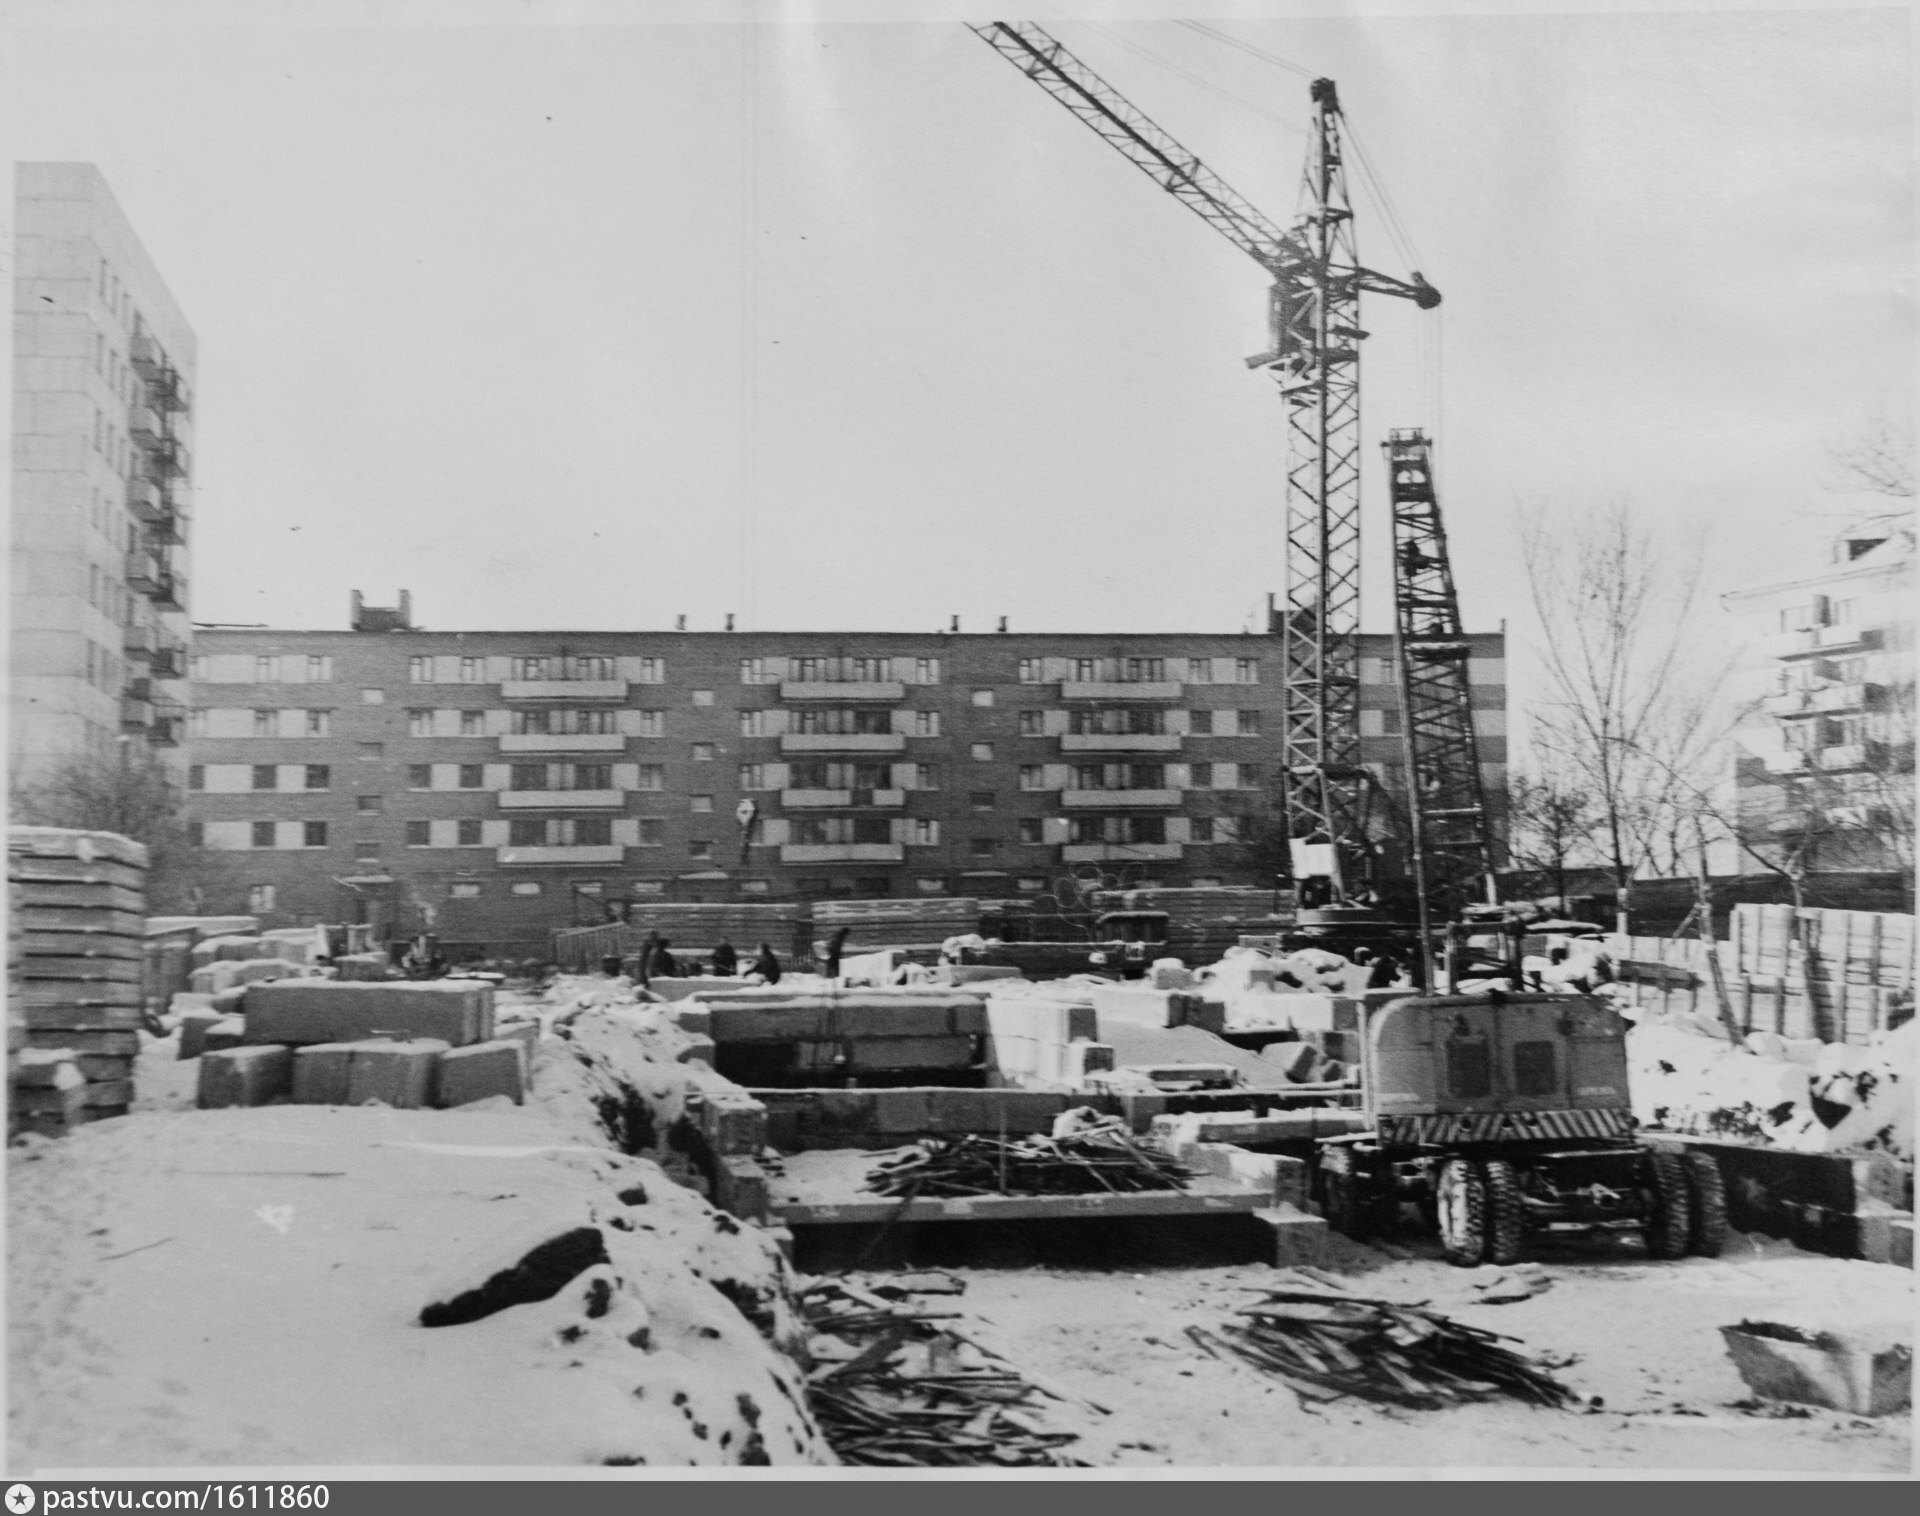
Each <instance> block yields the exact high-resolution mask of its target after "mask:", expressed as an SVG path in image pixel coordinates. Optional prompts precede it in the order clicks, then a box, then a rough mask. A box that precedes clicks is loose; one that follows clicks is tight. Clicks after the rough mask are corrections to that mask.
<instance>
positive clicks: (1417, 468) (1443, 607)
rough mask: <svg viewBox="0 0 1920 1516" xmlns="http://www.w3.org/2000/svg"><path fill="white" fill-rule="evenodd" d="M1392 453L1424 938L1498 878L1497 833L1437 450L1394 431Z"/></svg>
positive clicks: (1405, 718) (1399, 647)
mask: <svg viewBox="0 0 1920 1516" xmlns="http://www.w3.org/2000/svg"><path fill="white" fill-rule="evenodd" d="M1383 448H1384V451H1385V452H1386V455H1387V475H1388V478H1389V480H1390V482H1391V486H1390V487H1391V494H1392V501H1393V598H1394V662H1395V664H1396V665H1397V667H1398V671H1399V680H1400V717H1401V733H1402V739H1401V740H1402V742H1403V744H1404V747H1405V751H1406V765H1407V813H1408V818H1409V820H1410V822H1411V824H1412V839H1411V840H1412V844H1413V861H1414V883H1415V886H1416V888H1417V889H1418V891H1419V897H1420V915H1421V926H1422V928H1423V932H1424V929H1425V928H1426V927H1428V926H1429V924H1430V923H1431V921H1432V920H1433V919H1434V918H1435V917H1438V918H1440V919H1449V918H1452V917H1454V916H1456V915H1457V914H1458V913H1459V910H1460V908H1461V907H1462V906H1464V905H1466V904H1468V903H1469V902H1471V901H1472V900H1473V899H1474V898H1475V897H1476V896H1477V895H1480V894H1482V892H1483V891H1484V889H1485V887H1486V883H1487V881H1488V880H1489V879H1490V877H1491V875H1492V873H1493V862H1494V860H1493V836H1492V828H1491V826H1490V825H1489V823H1488V817H1487V805H1486V796H1485V794H1484V792H1483V790H1482V786H1481V782H1480V755H1479V748H1478V744H1477V743H1476V741H1475V739H1474V730H1473V697H1472V689H1471V686H1470V683H1469V680H1468V658H1469V653H1470V644H1469V643H1468V641H1467V636H1466V632H1465V630H1464V628H1463V627H1462V626H1461V622H1460V600H1459V596H1458V595H1457V594H1456V593H1455V591H1454V587H1453V567H1452V563H1451V560H1450V559H1449V557H1448V554H1447V533H1446V528H1445V526H1444V525H1443V524H1442V522H1441V519H1440V503H1439V500H1438V498H1437V497H1436V496H1435V494H1434V488H1433V459H1432V447H1431V444H1430V442H1429V441H1428V438H1427V436H1426V434H1425V433H1423V432H1421V431H1420V430H1418V429H1417V428H1416V429H1412V430H1407V431H1394V432H1391V433H1389V434H1388V438H1387V441H1386V442H1385V443H1384V444H1383ZM1422 940H1425V938H1424V935H1423V939H1422Z"/></svg>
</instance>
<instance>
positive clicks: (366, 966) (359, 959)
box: [333, 953, 393, 984]
mask: <svg viewBox="0 0 1920 1516" xmlns="http://www.w3.org/2000/svg"><path fill="white" fill-rule="evenodd" d="M333 966H334V969H335V971H336V972H337V973H338V974H339V976H340V978H339V979H338V980H336V981H335V983H340V982H343V981H344V982H347V983H352V984H375V983H381V982H384V981H386V980H387V979H388V977H389V976H390V975H391V974H392V972H393V968H392V965H391V964H389V963H388V962H387V955H386V954H385V953H343V954H342V955H341V956H340V957H338V958H336V959H334V960H333Z"/></svg>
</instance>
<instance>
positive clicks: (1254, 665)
mask: <svg viewBox="0 0 1920 1516" xmlns="http://www.w3.org/2000/svg"><path fill="white" fill-rule="evenodd" d="M1233 682H1234V683H1235V684H1258V683H1259V682H1260V660H1259V659H1258V658H1236V659H1234V660H1233Z"/></svg>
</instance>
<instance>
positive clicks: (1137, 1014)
mask: <svg viewBox="0 0 1920 1516" xmlns="http://www.w3.org/2000/svg"><path fill="white" fill-rule="evenodd" d="M1182 998H1183V999H1184V997H1182ZM1174 1006H1175V1001H1174V992H1173V991H1171V990H1154V989H1147V988H1145V987H1143V986H1141V985H1136V984H1127V985H1119V984H1116V985H1101V986H1099V987H1098V988H1096V989H1095V990H1094V991H1093V1009H1094V1012H1095V1017H1096V1019H1097V1020H1098V1021H1102V1022H1105V1021H1113V1022H1118V1023H1121V1024H1123V1025H1126V1026H1147V1027H1167V1026H1177V1025H1179V1023H1178V1022H1177V1021H1176V1020H1175V1019H1174ZM1088 1035H1089V1036H1092V1035H1095V1034H1093V1033H1089V1034H1088Z"/></svg>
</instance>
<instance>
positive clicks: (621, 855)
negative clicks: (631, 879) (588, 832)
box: [494, 842, 627, 864]
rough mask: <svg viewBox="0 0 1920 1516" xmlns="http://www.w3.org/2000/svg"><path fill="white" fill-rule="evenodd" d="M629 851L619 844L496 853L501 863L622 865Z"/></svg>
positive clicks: (519, 848)
mask: <svg viewBox="0 0 1920 1516" xmlns="http://www.w3.org/2000/svg"><path fill="white" fill-rule="evenodd" d="M626 856H627V850H626V849H625V848H623V847H622V846H620V844H619V843H617V842H608V843H592V844H588V845H586V846H582V847H503V848H500V849H498V850H497V851H496V852H495V853H494V859H495V861H496V862H499V863H522V864H525V863H621V862H623V861H625V859H626Z"/></svg>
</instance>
